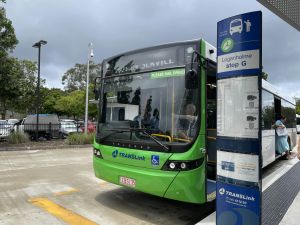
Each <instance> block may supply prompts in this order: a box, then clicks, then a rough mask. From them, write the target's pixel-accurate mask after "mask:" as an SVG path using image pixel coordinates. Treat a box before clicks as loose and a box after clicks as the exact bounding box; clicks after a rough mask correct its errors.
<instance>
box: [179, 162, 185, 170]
mask: <svg viewBox="0 0 300 225" xmlns="http://www.w3.org/2000/svg"><path fill="white" fill-rule="evenodd" d="M180 168H181V169H183V170H184V169H186V163H185V162H182V163H180Z"/></svg>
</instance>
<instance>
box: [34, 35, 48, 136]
mask: <svg viewBox="0 0 300 225" xmlns="http://www.w3.org/2000/svg"><path fill="white" fill-rule="evenodd" d="M45 44H47V41H44V40H40V41H39V42H37V43H35V44H34V45H32V47H34V48H38V49H39V58H38V82H37V88H36V94H37V100H36V128H35V139H36V141H38V139H39V111H40V110H39V108H40V72H41V47H42V45H45Z"/></svg>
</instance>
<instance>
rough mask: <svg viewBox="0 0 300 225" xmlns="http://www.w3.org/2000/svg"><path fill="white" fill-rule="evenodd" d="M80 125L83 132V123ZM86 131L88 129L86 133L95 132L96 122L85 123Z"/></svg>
mask: <svg viewBox="0 0 300 225" xmlns="http://www.w3.org/2000/svg"><path fill="white" fill-rule="evenodd" d="M80 127H81V129H82V132H84V130H85V126H84V124H82V125H81V126H80ZM87 131H88V133H95V132H96V124H95V123H93V122H90V121H89V122H88V125H87Z"/></svg>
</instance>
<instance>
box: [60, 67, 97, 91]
mask: <svg viewBox="0 0 300 225" xmlns="http://www.w3.org/2000/svg"><path fill="white" fill-rule="evenodd" d="M89 69H90V72H89V74H90V81H91V82H93V81H94V79H95V78H96V76H97V75H98V76H99V75H100V71H101V64H94V63H93V62H91V63H90V66H89ZM86 73H87V65H86V64H79V63H76V64H75V66H74V67H73V68H71V69H69V70H68V71H67V72H65V73H64V75H63V76H62V84H63V85H64V89H65V90H66V91H68V92H72V91H75V90H83V89H84V88H85V87H86Z"/></svg>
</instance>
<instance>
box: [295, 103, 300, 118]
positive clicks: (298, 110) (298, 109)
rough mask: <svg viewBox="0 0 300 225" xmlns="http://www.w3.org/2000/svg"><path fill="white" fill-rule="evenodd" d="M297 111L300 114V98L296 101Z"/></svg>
mask: <svg viewBox="0 0 300 225" xmlns="http://www.w3.org/2000/svg"><path fill="white" fill-rule="evenodd" d="M296 113H297V114H298V115H300V99H297V101H296Z"/></svg>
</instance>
